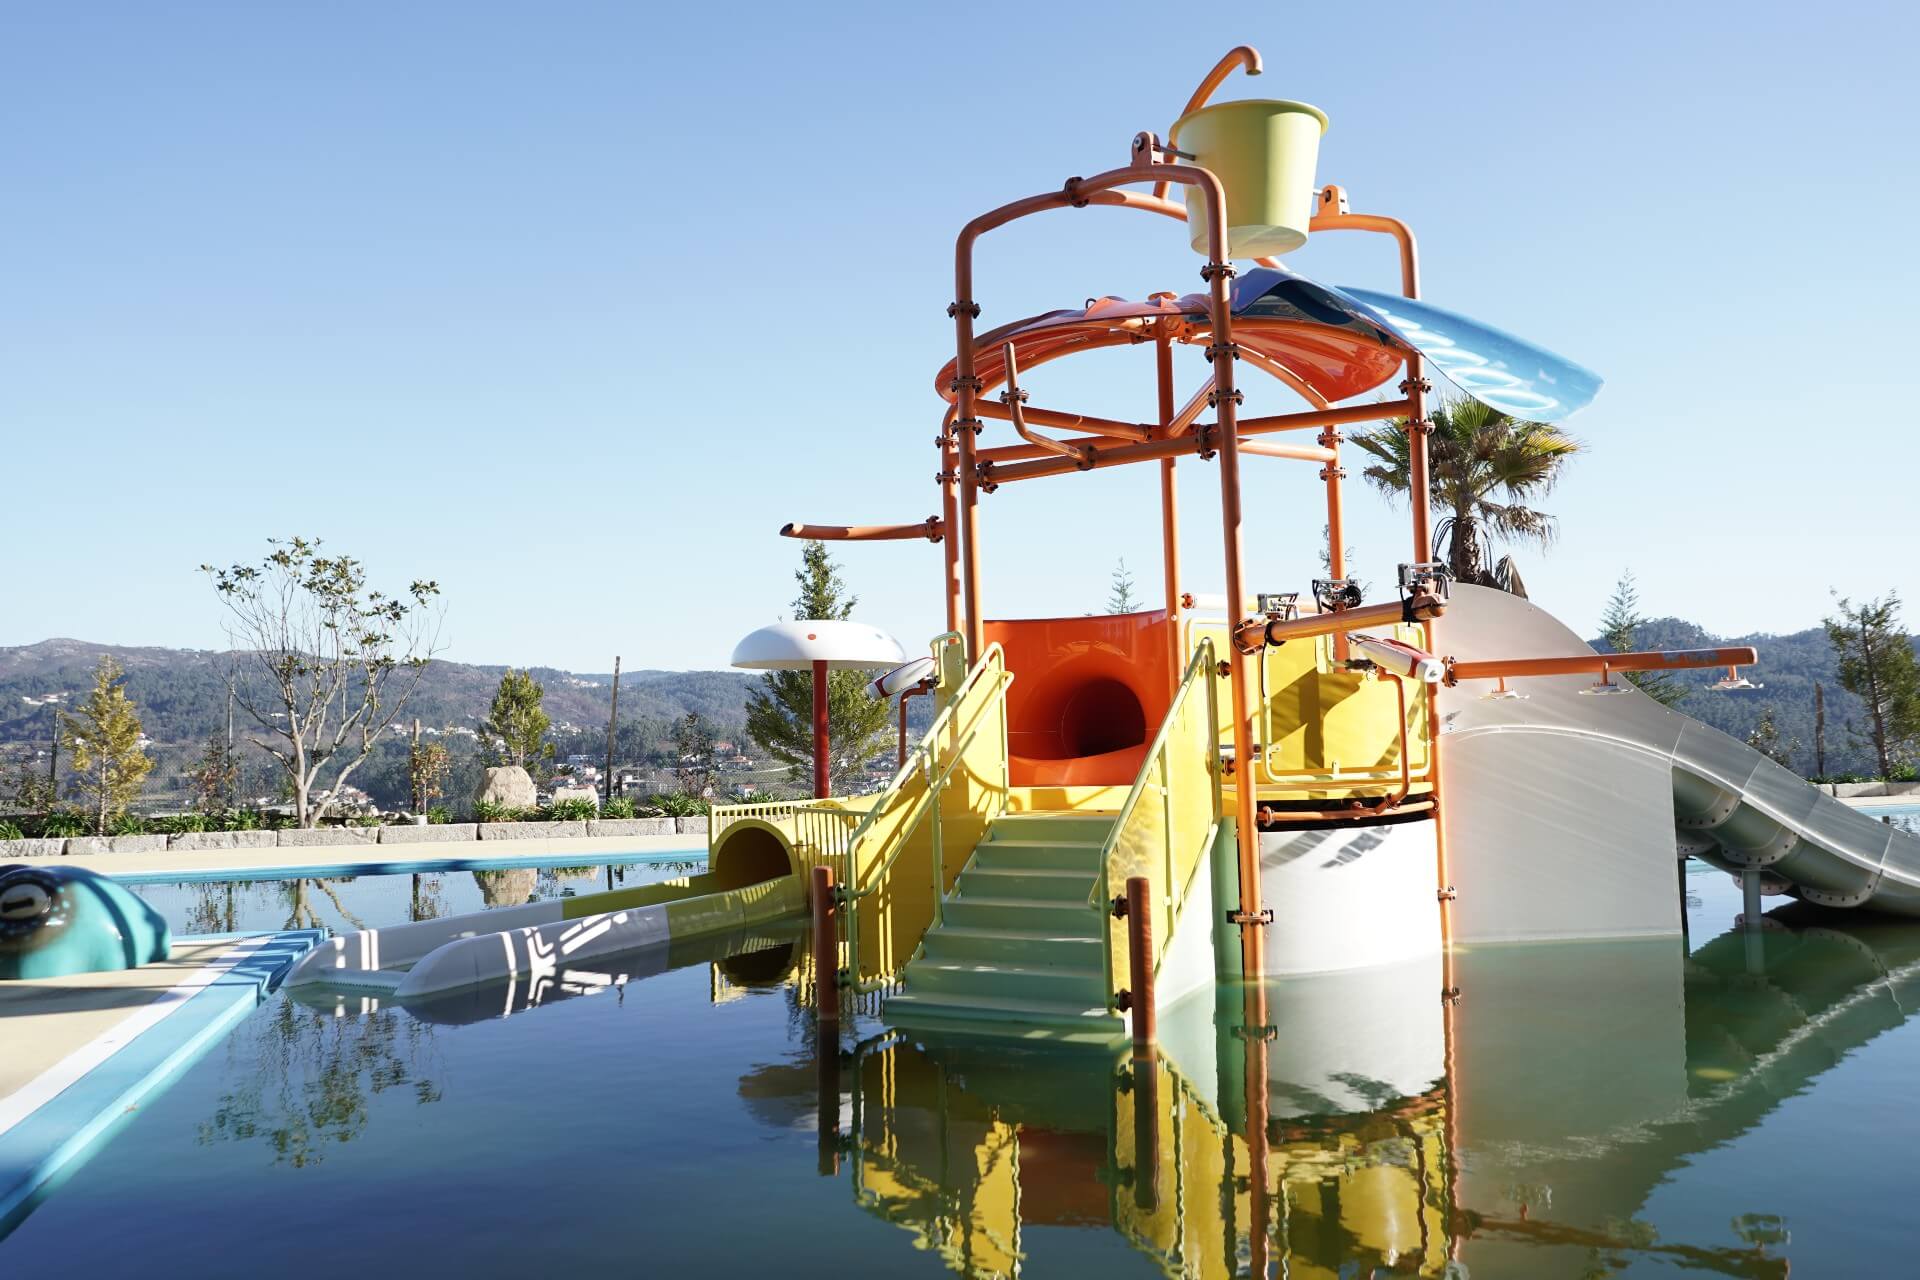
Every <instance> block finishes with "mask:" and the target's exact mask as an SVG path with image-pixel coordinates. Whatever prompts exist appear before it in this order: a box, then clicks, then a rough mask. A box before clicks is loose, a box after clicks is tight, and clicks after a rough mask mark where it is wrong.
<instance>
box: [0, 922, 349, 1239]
mask: <svg viewBox="0 0 1920 1280" xmlns="http://www.w3.org/2000/svg"><path fill="white" fill-rule="evenodd" d="M324 936H325V931H324V930H321V929H288V930H272V931H263V932H255V933H242V934H221V935H205V937H206V938H208V939H214V938H218V939H220V940H224V941H231V942H234V943H235V944H236V945H235V946H233V947H229V948H227V949H225V950H223V951H222V952H221V953H220V955H219V956H218V957H217V958H216V959H214V960H213V961H211V962H209V965H208V966H207V967H216V966H224V967H220V968H219V971H218V972H217V973H215V974H213V975H212V976H211V977H208V976H207V975H206V974H205V972H204V969H203V970H200V971H196V972H195V973H194V974H192V975H190V976H189V977H187V978H183V979H181V981H180V982H177V983H174V984H173V985H172V986H170V987H167V988H166V989H165V990H163V991H162V992H160V993H159V994H157V995H155V996H154V997H153V1000H152V1001H149V1002H147V1003H146V1004H143V1005H141V1006H139V1007H138V1008H137V1009H136V1010H135V1011H134V1012H133V1013H131V1014H129V1015H128V1016H129V1017H137V1016H139V1013H140V1012H141V1011H144V1010H147V1009H150V1008H152V1006H153V1004H154V1003H155V1002H158V1001H160V1000H163V999H165V998H167V996H168V995H169V994H171V993H174V992H177V991H179V990H180V989H181V988H182V987H183V986H185V985H188V984H190V983H195V982H197V983H198V986H197V989H196V990H194V991H193V992H192V994H191V995H188V996H186V997H185V998H184V999H181V1000H179V1001H178V1003H177V1004H176V1005H175V1006H174V1007H173V1008H172V1009H170V1010H168V1011H167V1012H165V1013H162V1014H160V1015H159V1017H158V1018H157V1019H155V1020H154V1021H153V1023H152V1025H150V1026H147V1027H145V1028H144V1029H142V1030H140V1031H138V1032H136V1033H135V1034H134V1036H133V1038H132V1039H131V1040H130V1041H128V1042H127V1043H126V1044H124V1045H122V1046H120V1047H119V1048H118V1049H116V1050H114V1051H113V1052H112V1053H110V1054H108V1055H107V1056H106V1057H105V1058H103V1059H101V1060H100V1061H98V1062H95V1063H93V1064H92V1065H91V1066H88V1067H87V1068H85V1069H84V1070H82V1071H80V1072H79V1074H78V1075H77V1076H75V1078H74V1079H72V1080H71V1081H68V1082H67V1083H65V1084H64V1085H62V1086H61V1087H60V1089H59V1090H58V1092H56V1093H55V1094H54V1095H53V1096H52V1097H50V1098H48V1099H47V1100H46V1101H45V1102H43V1103H41V1104H40V1105H39V1106H37V1107H35V1108H34V1109H33V1110H32V1111H31V1112H29V1113H28V1114H26V1115H25V1116H23V1117H22V1118H21V1119H20V1120H19V1121H17V1122H16V1123H14V1124H13V1125H11V1126H10V1127H9V1128H8V1129H7V1130H6V1131H5V1132H3V1133H0V1242H3V1241H4V1240H5V1238H6V1237H7V1236H8V1235H10V1234H11V1233H12V1232H13V1230H14V1228H16V1227H17V1226H19V1225H20V1223H21V1222H23V1221H25V1220H26V1218H27V1217H28V1216H29V1215H31V1214H32V1212H33V1210H34V1209H35V1208H36V1207H37V1206H38V1205H39V1204H40V1203H41V1201H43V1200H44V1199H46V1197H47V1196H49V1195H51V1194H52V1193H53V1192H54V1191H55V1190H57V1189H58V1188H59V1186H60V1184H61V1183H62V1182H64V1181H65V1180H66V1179H67V1178H68V1177H71V1176H72V1175H73V1173H75V1172H76V1171H77V1170H78V1169H79V1168H80V1167H81V1166H82V1165H84V1164H85V1163H86V1162H87V1161H88V1160H89V1159H91V1158H92V1157H93V1155H94V1154H96V1153H97V1152H98V1151H99V1150H100V1149H101V1148H102V1147H104V1146H105V1145H106V1144H107V1142H108V1141H110V1140H111V1139H112V1138H113V1137H114V1136H115V1134H117V1133H118V1132H119V1130H120V1128H121V1127H122V1126H123V1125H124V1124H126V1123H127V1121H129V1120H130V1119H132V1118H133V1117H134V1116H135V1115H136V1114H138V1112H139V1109H140V1108H141V1106H142V1105H144V1104H145V1103H146V1102H147V1101H148V1100H149V1099H151V1098H153V1097H155V1096H157V1095H158V1094H160V1093H162V1092H164V1091H165V1090H166V1089H167V1088H168V1087H169V1086H171V1085H172V1084H173V1082H174V1081H175V1080H177V1079H178V1078H179V1077H180V1076H181V1075H182V1074H184V1073H185V1072H186V1071H187V1070H188V1069H189V1068H190V1067H192V1066H193V1065H194V1064H195V1063H196V1062H198V1061H199V1060H200V1059H201V1058H202V1057H204V1056H205V1055H206V1054H207V1053H208V1051H210V1050H211V1049H212V1048H213V1046H214V1045H215V1044H217V1043H218V1042H219V1041H220V1040H221V1039H222V1038H223V1037H224V1036H225V1035H226V1033H227V1032H229V1031H231V1030H232V1029H233V1028H234V1027H235V1026H236V1025H238V1024H239V1023H240V1021H241V1020H242V1019H243V1018H245V1016H246V1015H247V1014H248V1013H251V1012H252V1011H253V1010H254V1009H256V1008H258V1007H259V1006H260V1004H261V1003H262V1002H263V1001H264V1000H265V999H266V998H267V996H268V995H270V994H272V992H273V991H274V990H276V989H277V988H278V986H279V983H280V979H281V978H283V977H284V976H285V975H286V973H287V971H288V970H290V969H291V968H292V967H293V965H294V963H295V962H296V961H298V960H299V959H300V957H301V956H303V955H305V954H306V953H307V952H308V951H311V950H312V949H313V948H314V947H315V946H317V945H318V944H319V942H320V941H321V939H322V938H323V937H324ZM183 940H184V939H183ZM247 944H253V945H251V946H250V947H247ZM243 947H245V948H246V949H245V950H242V948H243ZM236 952H239V954H238V955H236V954H235V953H236ZM93 1043H94V1041H88V1042H87V1044H84V1045H81V1046H79V1047H78V1048H76V1049H75V1050H74V1052H73V1053H72V1054H69V1055H68V1056H67V1057H66V1058H63V1059H61V1060H60V1062H58V1063H56V1064H54V1065H53V1066H52V1067H50V1068H48V1072H47V1073H43V1076H44V1074H50V1073H54V1072H58V1071H60V1070H61V1069H62V1067H63V1066H65V1065H66V1064H67V1063H69V1062H71V1061H72V1060H73V1059H74V1058H75V1057H76V1056H79V1055H82V1054H84V1053H86V1052H87V1050H88V1048H89V1046H90V1045H92V1044H93Z"/></svg>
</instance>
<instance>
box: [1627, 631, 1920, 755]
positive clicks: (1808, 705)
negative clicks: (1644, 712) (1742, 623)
mask: <svg viewBox="0 0 1920 1280" xmlns="http://www.w3.org/2000/svg"><path fill="white" fill-rule="evenodd" d="M1635 641H1636V643H1637V644H1638V646H1639V647H1640V648H1642V649H1697V648H1704V647H1708V646H1718V645H1751V646H1752V647H1753V648H1755V649H1757V650H1759V653H1760V661H1759V662H1758V663H1756V664H1755V665H1753V666H1752V667H1748V668H1743V670H1742V673H1741V674H1743V675H1745V676H1746V677H1747V678H1748V679H1750V680H1752V681H1753V682H1754V683H1755V684H1758V685H1763V686H1764V687H1763V688H1759V689H1753V690H1743V691H1738V692H1730V693H1716V692H1714V691H1712V690H1710V689H1708V688H1707V687H1706V686H1708V685H1710V684H1712V683H1713V682H1714V680H1716V679H1717V678H1718V677H1719V675H1720V674H1722V673H1719V672H1713V671H1704V672H1692V673H1686V674H1683V675H1681V676H1680V677H1678V678H1679V679H1680V680H1681V682H1682V683H1684V684H1686V685H1688V686H1689V687H1690V688H1691V689H1692V690H1693V692H1691V693H1690V694H1689V695H1688V697H1687V699H1686V700H1685V701H1684V702H1682V703H1681V704H1680V707H1679V709H1680V710H1681V711H1684V712H1686V713H1687V714H1688V715H1690V716H1693V717H1694V718H1695V719H1697V720H1701V721H1704V722H1705V723H1707V724H1710V725H1712V726H1713V727H1714V728H1716V729H1719V730H1721V731H1723V732H1725V733H1730V734H1732V735H1733V736H1734V737H1736V738H1740V739H1742V740H1745V738H1746V736H1747V734H1748V733H1750V732H1751V731H1752V730H1753V727H1754V725H1755V724H1756V723H1757V722H1758V721H1759V719H1760V716H1761V715H1762V713H1763V712H1765V711H1767V710H1769V709H1771V710H1772V712H1773V719H1774V724H1775V725H1776V726H1777V727H1778V728H1779V730H1780V739H1781V743H1782V745H1783V746H1784V747H1785V748H1786V749H1787V753H1788V756H1789V759H1790V761H1791V767H1792V768H1793V770H1794V772H1796V773H1799V774H1801V775H1803V776H1805V775H1810V774H1813V773H1814V772H1816V770H1815V768H1814V758H1813V739H1814V732H1813V687H1814V685H1815V683H1816V682H1817V683H1819V684H1820V685H1822V686H1824V688H1825V693H1826V704H1827V732H1826V772H1827V774H1828V775H1833V774H1841V773H1860V774H1871V773H1874V772H1877V766H1876V765H1875V763H1874V760H1873V753H1872V750H1871V748H1870V747H1869V746H1868V744H1867V743H1866V741H1865V740H1864V738H1863V737H1862V735H1863V734H1864V732H1865V730H1866V727H1867V726H1866V708H1865V706H1864V705H1863V704H1862V703H1861V701H1860V700H1859V699H1858V698H1856V697H1854V696H1853V695H1852V694H1850V693H1848V692H1847V691H1846V690H1844V689H1842V688H1841V687H1840V677H1839V674H1838V670H1837V666H1836V664H1835V662H1834V658H1833V649H1832V647H1831V646H1830V645H1828V643H1827V633H1826V631H1825V630H1824V629H1823V628H1820V627H1811V628H1808V629H1807V630H1805V631H1795V632H1792V633H1791V634H1788V635H1767V634H1764V633H1756V634H1753V635H1744V636H1718V635H1714V634H1713V633H1711V632H1709V631H1707V630H1705V629H1703V628H1702V627H1700V626H1697V625H1696V624H1694V623H1691V622H1687V621H1685V620H1684V619H1681V618H1656V619H1653V620H1651V621H1648V622H1645V623H1642V624H1641V626H1640V629H1639V632H1638V633H1637V635H1636V637H1635ZM1595 643H1596V647H1599V646H1598V645H1597V642H1595ZM1910 643H1915V647H1916V648H1920V642H1917V641H1915V640H1914V638H1910ZM1849 726H1851V731H1850V729H1849Z"/></svg>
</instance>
